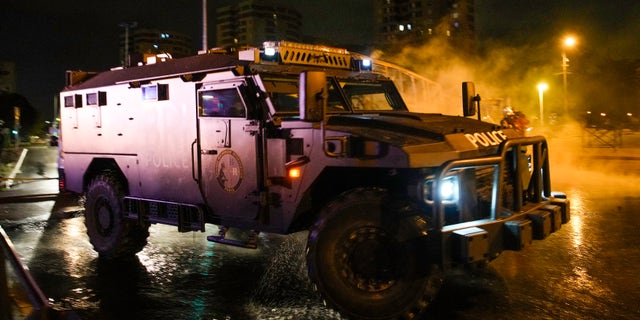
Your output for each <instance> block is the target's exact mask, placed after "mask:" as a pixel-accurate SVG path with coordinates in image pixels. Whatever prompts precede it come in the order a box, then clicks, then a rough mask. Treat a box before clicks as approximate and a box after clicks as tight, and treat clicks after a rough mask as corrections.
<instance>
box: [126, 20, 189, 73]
mask: <svg viewBox="0 0 640 320" xmlns="http://www.w3.org/2000/svg"><path fill="white" fill-rule="evenodd" d="M127 36H128V39H126V38H127ZM127 41H128V43H127ZM125 51H128V53H127V52H125ZM146 54H153V55H158V54H169V55H171V57H173V58H182V57H188V56H192V55H194V54H196V50H195V49H194V47H193V41H192V39H191V38H190V37H189V36H187V35H185V34H182V33H179V32H175V31H170V30H160V29H145V28H140V29H136V28H133V29H131V30H128V31H127V32H123V34H122V35H121V37H120V56H121V57H123V65H129V64H135V63H136V62H138V61H141V57H142V56H144V55H146ZM128 57H132V58H131V59H129V58H128ZM127 61H129V63H127Z"/></svg>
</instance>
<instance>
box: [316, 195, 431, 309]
mask: <svg viewBox="0 0 640 320" xmlns="http://www.w3.org/2000/svg"><path fill="white" fill-rule="evenodd" d="M407 207H408V205H407V206H402V205H394V201H390V199H389V197H388V194H387V192H386V191H384V190H382V189H375V188H366V189H355V190H352V191H349V192H347V193H344V194H342V195H341V196H339V197H338V198H337V199H335V200H333V201H332V202H331V203H329V204H328V205H327V206H326V207H325V208H324V209H323V210H322V212H321V217H320V219H319V220H318V221H317V222H316V223H315V225H314V226H313V227H312V229H311V230H310V233H309V242H308V247H307V265H308V269H309V277H310V278H311V280H312V281H313V282H314V283H315V284H316V287H317V289H318V291H319V292H320V294H321V295H322V297H323V298H324V300H325V302H326V303H327V304H328V305H329V306H330V307H333V308H335V309H337V310H338V311H339V312H340V313H342V314H343V315H345V316H347V317H349V318H355V319H414V318H416V317H417V316H418V315H420V314H421V313H423V311H424V310H425V309H426V307H427V306H428V305H429V303H430V302H431V300H432V299H433V297H434V296H435V294H436V293H437V291H438V289H439V287H440V283H441V281H442V278H441V274H440V272H439V271H438V269H437V267H435V265H434V264H432V263H431V262H430V261H429V259H428V255H429V252H428V245H427V243H426V238H427V233H426V230H427V224H426V221H425V220H424V219H423V218H421V217H419V216H418V215H415V214H407V213H408V212H411V210H406V208H407Z"/></svg>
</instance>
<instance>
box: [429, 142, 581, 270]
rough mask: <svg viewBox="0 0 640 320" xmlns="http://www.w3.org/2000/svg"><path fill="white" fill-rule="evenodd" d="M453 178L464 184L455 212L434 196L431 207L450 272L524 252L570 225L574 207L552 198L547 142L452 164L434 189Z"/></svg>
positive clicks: (511, 146)
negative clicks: (459, 266)
mask: <svg viewBox="0 0 640 320" xmlns="http://www.w3.org/2000/svg"><path fill="white" fill-rule="evenodd" d="M452 175H457V176H458V177H459V180H460V181H461V183H460V185H461V187H460V197H459V199H460V201H459V203H457V204H456V205H455V206H453V207H452V206H451V204H450V202H448V201H446V199H440V196H439V195H438V193H437V192H434V195H433V202H432V203H431V206H430V208H431V212H430V213H431V217H430V220H431V222H432V225H433V226H434V230H436V231H439V232H436V233H437V234H438V236H437V237H434V238H435V239H437V240H436V241H437V242H439V243H438V244H437V247H438V248H439V250H440V252H441V259H442V261H441V262H442V264H443V266H445V267H446V266H451V265H455V264H469V263H476V262H482V261H487V260H492V259H494V258H495V257H497V256H498V255H499V254H500V253H501V252H502V251H504V250H521V249H522V248H524V247H526V246H527V245H529V244H530V243H531V242H532V240H534V239H544V238H546V237H547V236H548V235H549V234H551V233H553V232H555V231H557V230H559V229H560V228H561V226H562V224H564V223H567V222H568V221H569V219H570V201H569V200H568V199H566V197H565V196H564V195H562V194H560V193H552V192H551V185H550V184H551V183H550V181H551V179H550V172H549V152H548V146H547V142H546V140H545V139H544V137H540V136H538V137H524V138H517V139H510V140H507V141H505V142H503V143H502V144H501V146H500V148H499V153H498V155H496V156H491V157H484V158H476V159H465V160H452V161H449V162H447V163H445V164H443V165H442V166H441V167H440V168H439V170H438V171H437V173H436V174H435V178H434V179H433V182H432V184H433V186H432V187H433V188H434V189H437V187H438V185H439V184H441V183H443V181H444V180H445V179H447V178H448V177H451V176H452ZM452 216H453V217H452Z"/></svg>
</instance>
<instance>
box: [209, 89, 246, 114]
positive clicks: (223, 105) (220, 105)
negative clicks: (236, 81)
mask: <svg viewBox="0 0 640 320" xmlns="http://www.w3.org/2000/svg"><path fill="white" fill-rule="evenodd" d="M198 112H199V113H200V116H202V117H243V118H244V117H246V111H245V108H244V104H243V102H242V98H241V97H240V94H239V92H238V89H236V88H228V89H218V90H207V91H200V93H199V94H198Z"/></svg>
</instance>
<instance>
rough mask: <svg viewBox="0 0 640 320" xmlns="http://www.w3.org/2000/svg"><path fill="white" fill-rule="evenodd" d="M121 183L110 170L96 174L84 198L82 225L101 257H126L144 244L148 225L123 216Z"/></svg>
mask: <svg viewBox="0 0 640 320" xmlns="http://www.w3.org/2000/svg"><path fill="white" fill-rule="evenodd" d="M123 197H124V190H123V187H122V183H121V182H120V181H119V180H118V179H117V178H116V177H115V176H114V175H112V174H108V173H107V174H101V175H98V176H96V177H95V179H93V181H91V184H90V185H89V189H88V190H87V196H86V201H85V226H86V227H87V234H88V235H89V241H90V242H91V244H92V245H93V249H94V250H96V251H97V252H98V253H99V254H100V257H102V258H106V259H118V258H127V257H131V256H133V255H135V254H136V253H138V252H140V250H142V249H143V248H144V246H145V245H146V244H147V238H148V237H149V225H140V224H139V223H138V222H137V221H136V220H130V219H127V218H125V217H124V213H123V207H122V199H123Z"/></svg>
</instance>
